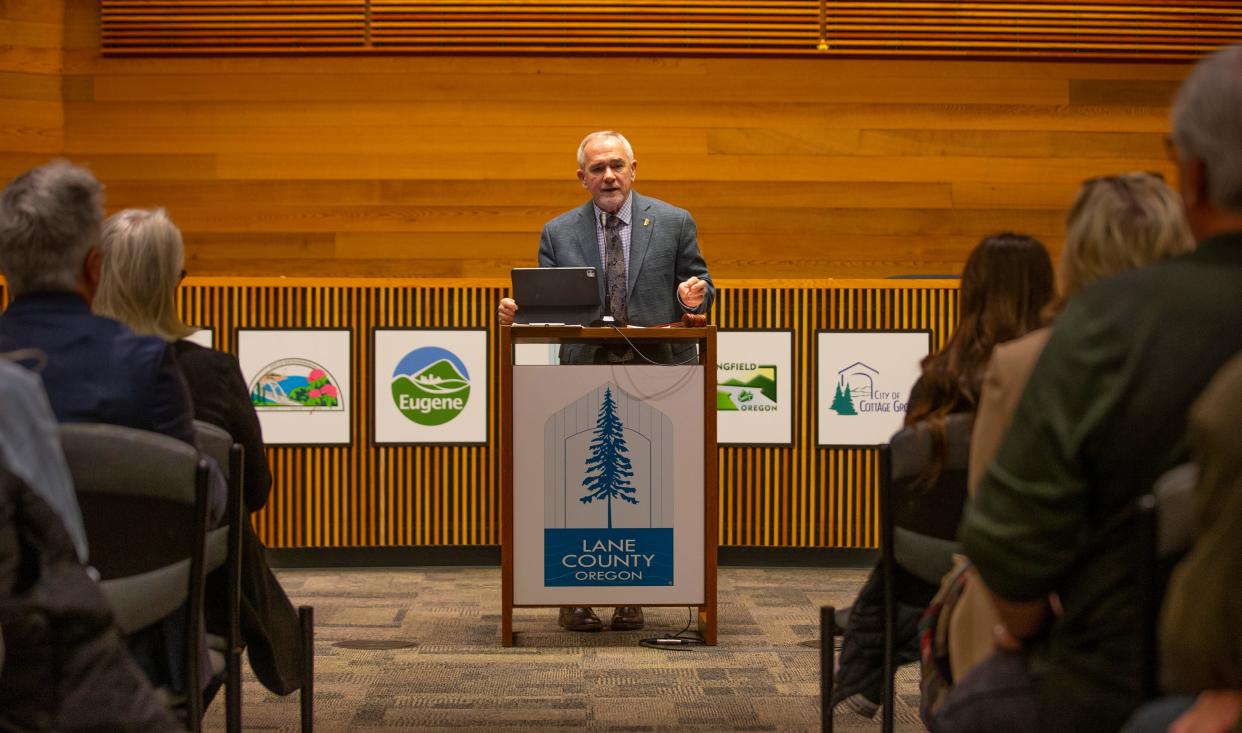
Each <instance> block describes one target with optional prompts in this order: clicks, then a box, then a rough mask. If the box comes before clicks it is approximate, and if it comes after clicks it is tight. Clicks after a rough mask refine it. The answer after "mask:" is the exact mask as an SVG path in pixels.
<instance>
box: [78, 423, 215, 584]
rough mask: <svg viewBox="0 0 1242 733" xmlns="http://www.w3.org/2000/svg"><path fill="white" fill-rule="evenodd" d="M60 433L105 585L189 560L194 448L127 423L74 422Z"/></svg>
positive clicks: (196, 464) (194, 484)
mask: <svg viewBox="0 0 1242 733" xmlns="http://www.w3.org/2000/svg"><path fill="white" fill-rule="evenodd" d="M60 434H61V444H62V446H63V448H64V451H65V460H66V463H67V464H68V466H69V472H70V473H71V474H72V475H73V483H74V487H75V489H76V491H77V494H78V503H79V504H80V505H81V507H82V518H83V522H84V524H85V526H86V535H87V538H88V541H89V543H90V548H91V564H92V565H93V566H94V567H95V568H96V569H97V570H98V571H99V573H100V577H101V578H102V579H104V580H107V579H109V578H115V577H123V576H128V575H134V574H137V573H143V572H147V571H149V570H154V569H156V568H160V567H164V566H166V565H169V564H170V563H172V562H175V561H177V560H181V559H185V558H186V557H188V552H187V548H188V547H189V538H190V537H191V535H192V533H193V531H194V525H195V511H194V508H195V505H196V502H197V501H198V500H199V498H200V497H199V493H200V492H199V491H198V488H197V478H198V470H199V455H198V451H197V450H195V448H194V446H191V445H188V444H186V443H183V442H181V441H179V440H177V439H175V438H171V437H168V436H166V435H161V434H158V433H151V432H147V431H144V430H135V429H133V428H127V427H122V426H119V425H103V424H96V423H80V424H72V423H70V424H64V425H62V426H61V429H60ZM202 493H205V491H204V492H202ZM139 538H140V539H139Z"/></svg>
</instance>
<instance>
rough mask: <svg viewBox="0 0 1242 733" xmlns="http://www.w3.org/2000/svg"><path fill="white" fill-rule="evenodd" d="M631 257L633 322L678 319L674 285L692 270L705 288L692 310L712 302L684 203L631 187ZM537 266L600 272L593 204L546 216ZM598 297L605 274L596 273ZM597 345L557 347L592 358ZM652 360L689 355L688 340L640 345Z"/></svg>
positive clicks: (569, 357) (580, 360) (569, 355)
mask: <svg viewBox="0 0 1242 733" xmlns="http://www.w3.org/2000/svg"><path fill="white" fill-rule="evenodd" d="M632 196H633V203H632V204H631V207H630V211H631V218H632V219H633V221H632V222H631V223H630V226H631V228H632V230H631V232H630V262H629V268H628V269H627V271H626V280H627V283H628V285H629V293H628V296H627V299H626V310H627V311H628V313H629V317H630V323H632V324H634V325H636V326H658V325H661V324H664V323H671V322H673V321H679V320H681V316H682V314H683V313H686V312H687V310H686V309H685V308H683V307H682V306H681V303H680V302H678V300H677V285H678V284H680V283H681V282H683V281H685V280H688V279H690V278H691V277H692V276H697V277H698V278H699V279H701V280H705V281H707V294H706V296H705V297H704V298H703V302H702V303H701V304H700V305H699V307H698V308H695V309H694V310H692V311H689V312H692V313H705V312H707V310H708V309H709V308H711V306H712V301H713V300H715V297H716V289H715V287H714V286H713V285H712V279H711V276H710V275H708V274H707V263H706V262H704V261H703V255H702V254H700V253H699V242H698V233H697V229H696V228H695V225H694V219H693V218H692V217H691V216H690V213H689V212H687V211H686V210H685V209H679V208H677V207H676V206H672V205H670V204H666V203H664V202H663V201H660V200H659V199H653V198H649V197H647V196H642V195H640V194H639V193H638V192H637V191H634V192H632ZM539 266H540V267H594V268H596V271H597V272H599V273H601V274H602V273H603V272H604V266H603V263H602V262H600V260H599V241H598V239H597V238H596V234H595V208H594V206H593V204H592V203H591V202H590V201H588V202H586V203H585V204H583V205H582V206H579V207H578V208H576V209H573V210H571V211H567V212H565V213H564V214H561V215H560V216H558V217H556V218H555V219H553V220H551V221H549V222H548V223H547V224H545V225H544V227H543V233H542V234H541V235H540V236H539ZM598 281H599V290H600V301H601V302H603V299H604V278H603V277H600V278H598ZM598 350H599V349H598V347H597V346H593V345H588V344H567V345H565V346H564V347H562V348H561V363H562V364H591V363H594V362H595V361H596V352H597V351H598ZM643 353H644V354H646V355H647V357H648V358H650V359H652V360H653V361H657V362H661V363H679V362H684V361H687V360H688V359H691V358H692V357H693V356H694V346H693V345H692V344H682V345H680V346H678V347H677V349H675V350H674V349H673V348H672V347H671V346H670V345H669V344H667V343H661V344H655V345H653V346H652V347H650V348H644V349H643Z"/></svg>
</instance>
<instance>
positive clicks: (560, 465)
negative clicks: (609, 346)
mask: <svg viewBox="0 0 1242 733" xmlns="http://www.w3.org/2000/svg"><path fill="white" fill-rule="evenodd" d="M703 400H704V385H703V369H702V367H701V366H698V365H689V366H646V365H644V366H620V365H616V366H613V365H609V366H515V367H514V368H513V553H514V554H513V559H514V563H513V567H514V578H513V582H514V585H513V603H514V604H515V605H519V606H525V605H530V606H540V605H658V604H665V605H697V604H700V603H703V600H704V560H703V542H704V536H703V494H704V491H703V481H704V477H703V455H704V453H703V451H704V448H703V421H704V404H703Z"/></svg>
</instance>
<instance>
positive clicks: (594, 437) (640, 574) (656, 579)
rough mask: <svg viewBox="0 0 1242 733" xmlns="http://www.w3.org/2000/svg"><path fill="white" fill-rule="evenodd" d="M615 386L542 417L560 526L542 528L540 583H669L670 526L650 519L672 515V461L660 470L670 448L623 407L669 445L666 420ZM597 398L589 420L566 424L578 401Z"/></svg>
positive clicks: (668, 521)
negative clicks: (557, 453)
mask: <svg viewBox="0 0 1242 733" xmlns="http://www.w3.org/2000/svg"><path fill="white" fill-rule="evenodd" d="M614 387H615V385H612V384H607V385H604V387H603V391H602V394H597V392H592V393H589V394H588V395H586V396H585V397H584V398H582V399H580V400H578V401H577V402H575V403H574V404H571V405H570V406H568V407H567V408H566V409H565V410H562V414H561V415H560V416H559V417H560V419H558V416H555V415H554V416H553V417H552V418H551V419H550V420H549V424H550V427H551V429H552V431H553V432H552V433H551V435H552V439H553V440H558V441H560V442H561V446H562V447H564V448H565V450H564V456H565V463H566V468H567V470H566V471H565V473H564V476H563V478H562V479H561V480H562V481H563V484H561V485H554V486H553V488H552V493H551V494H550V496H551V497H552V498H553V500H554V501H563V502H564V504H565V507H564V509H563V511H558V512H554V516H555V517H556V523H557V524H558V525H559V526H553V527H545V528H544V584H545V585H546V586H639V585H642V586H651V585H672V584H673V529H672V527H671V526H655V525H656V524H659V523H666V524H671V522H672V503H671V490H672V486H671V484H672V482H671V465H670V466H668V469H669V472H668V476H666V475H665V471H664V468H665V466H664V463H665V462H666V461H671V458H672V456H671V453H668V454H667V455H666V454H663V453H661V451H663V450H664V448H665V446H663V445H660V444H658V443H656V442H655V441H653V440H652V439H651V436H649V435H647V434H644V433H643V432H641V431H640V430H637V429H635V426H633V425H630V426H627V425H626V424H625V422H624V421H623V419H622V415H623V414H628V415H632V416H634V417H635V418H638V419H637V420H634V422H639V423H642V424H644V425H655V426H658V427H657V429H658V430H659V431H660V432H659V433H658V434H660V435H662V436H663V438H664V441H667V443H668V444H669V446H671V443H672V440H671V435H670V434H671V430H672V428H671V421H670V420H669V419H668V417H667V416H665V415H663V413H660V412H659V411H658V410H655V409H654V408H651V407H650V406H648V405H645V403H642V402H641V400H638V398H635V397H632V396H630V395H628V394H625V393H624V392H622V391H621V390H620V389H617V390H616V392H615V393H614ZM619 398H620V399H619ZM596 399H598V403H599V405H598V408H596V409H595V410H593V412H594V414H595V419H594V422H593V424H590V425H573V424H569V420H567V418H573V417H580V416H582V415H584V414H590V413H584V411H583V410H582V409H580V408H581V407H582V406H583V404H582V403H584V401H586V402H587V403H590V402H593V401H594V400H596ZM620 400H624V401H625V403H626V404H625V405H624V406H623V405H622V404H619V402H620ZM648 429H650V428H648ZM653 445H654V447H655V451H654V452H655V455H653ZM554 449H555V448H554ZM670 450H671V447H670ZM558 475H559V474H558ZM666 478H668V479H670V480H667V481H666ZM666 484H667V492H668V493H667V495H666V493H665V488H666V486H665V485H666ZM574 525H577V526H574Z"/></svg>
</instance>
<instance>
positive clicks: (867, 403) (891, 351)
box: [816, 331, 931, 446]
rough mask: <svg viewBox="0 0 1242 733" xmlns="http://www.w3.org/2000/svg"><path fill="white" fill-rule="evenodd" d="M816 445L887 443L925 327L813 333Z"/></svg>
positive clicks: (926, 339)
mask: <svg viewBox="0 0 1242 733" xmlns="http://www.w3.org/2000/svg"><path fill="white" fill-rule="evenodd" d="M816 342H817V344H816V346H817V350H816V363H817V364H818V373H817V379H816V389H817V397H818V399H817V415H818V418H819V419H818V423H819V445H821V446H825V445H826V446H858V445H880V444H883V443H887V442H888V439H889V438H891V437H892V435H893V433H895V432H897V431H898V430H900V429H901V425H902V421H903V420H905V416H906V408H907V405H908V403H909V401H910V389H911V387H913V386H914V382H915V380H917V379H918V378H919V374H920V368H919V362H921V361H922V360H923V358H924V357H925V356H927V354H928V353H929V352H930V350H931V332H930V331H819V332H817V333H816Z"/></svg>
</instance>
